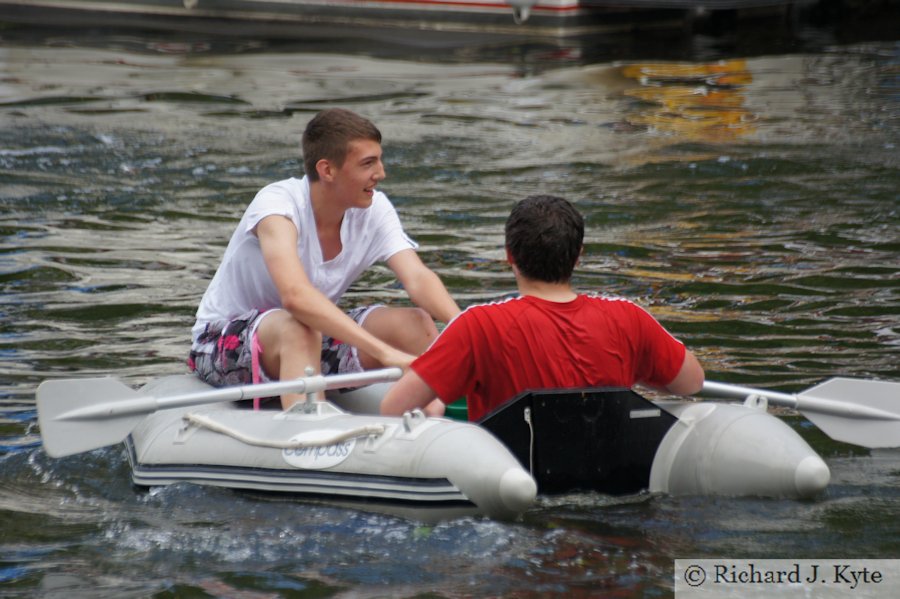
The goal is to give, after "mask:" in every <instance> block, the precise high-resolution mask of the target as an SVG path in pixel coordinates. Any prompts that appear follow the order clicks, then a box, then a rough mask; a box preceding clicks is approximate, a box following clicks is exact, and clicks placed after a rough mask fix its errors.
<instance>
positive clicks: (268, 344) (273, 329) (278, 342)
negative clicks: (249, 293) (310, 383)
mask: <svg viewBox="0 0 900 599" xmlns="http://www.w3.org/2000/svg"><path fill="white" fill-rule="evenodd" d="M257 334H258V335H259V341H260V346H261V347H262V356H261V357H262V363H263V368H264V369H265V371H266V374H268V375H269V376H270V377H271V378H275V379H279V378H280V379H284V378H287V377H288V376H291V377H293V376H300V375H302V374H303V371H304V370H305V369H306V367H307V366H312V367H313V369H314V370H315V371H318V370H319V361H320V360H319V356H320V353H321V348H322V335H321V333H319V332H318V331H316V330H314V329H311V328H310V327H308V326H306V325H304V324H303V323H301V322H299V321H297V320H296V319H294V318H293V317H292V316H291V315H290V314H288V313H287V312H278V313H275V314H272V315H270V316H267V317H266V318H265V319H263V321H262V322H261V323H260V325H259V329H258V330H257Z"/></svg>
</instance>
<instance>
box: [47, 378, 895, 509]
mask: <svg viewBox="0 0 900 599" xmlns="http://www.w3.org/2000/svg"><path fill="white" fill-rule="evenodd" d="M396 376H399V370H397V369H385V370H383V371H376V372H373V373H363V374H361V375H341V376H337V377H322V376H315V377H307V378H305V379H298V380H296V381H283V382H277V383H266V384H263V385H247V386H245V387H234V388H225V389H212V388H210V387H209V386H207V385H206V384H205V383H202V382H201V381H199V380H198V379H196V378H195V377H193V376H191V375H183V376H171V377H165V378H161V379H158V380H156V381H153V382H151V383H150V384H148V385H146V386H145V387H143V388H142V389H140V390H138V391H135V390H134V389H132V388H131V387H128V386H126V385H123V384H122V383H120V382H118V381H117V380H116V379H112V378H108V377H107V378H100V379H70V380H56V381H45V382H44V383H42V384H41V386H40V387H39V388H38V392H37V406H38V415H39V421H40V426H41V433H42V436H43V440H44V447H45V449H46V451H47V453H48V454H49V455H51V456H54V457H59V456H64V455H70V454H73V453H78V452H82V451H88V450H90V449H93V448H96V447H102V446H104V445H110V444H115V443H118V442H121V441H123V440H124V441H125V443H126V447H127V449H128V457H129V459H130V461H131V465H132V469H133V479H134V482H135V483H136V484H137V485H140V486H155V485H168V484H174V483H179V482H187V483H195V484H205V485H214V486H221V487H228V488H234V489H243V490H249V491H256V492H271V493H287V494H290V495H292V496H296V497H299V498H301V499H303V500H309V501H320V502H327V503H330V504H335V505H342V506H353V507H358V508H362V509H366V510H371V511H379V512H385V513H390V514H395V515H399V516H403V517H408V518H413V519H417V520H422V521H426V522H428V521H437V520H441V519H446V518H452V517H457V516H463V515H485V516H488V517H491V518H497V519H509V518H514V517H516V516H517V515H518V514H521V513H522V512H524V511H525V510H527V509H528V508H529V507H530V506H531V505H532V503H533V501H534V499H535V496H536V494H537V493H538V492H540V493H544V494H558V493H569V492H577V491H599V492H603V493H611V494H622V493H634V492H639V491H643V490H649V491H651V492H661V493H673V494H725V495H752V496H774V497H788V498H808V497H812V496H814V495H816V494H817V493H820V492H821V491H822V490H823V489H825V487H826V486H827V484H828V481H829V476H830V475H829V470H828V467H827V465H826V464H825V462H824V461H823V460H822V459H821V458H820V457H819V456H818V455H817V454H816V452H815V451H813V450H812V448H810V446H809V445H808V444H807V443H806V442H805V441H804V440H803V439H802V438H801V437H800V436H799V435H798V434H797V433H796V432H795V431H794V430H793V429H792V428H791V427H789V426H788V425H786V424H785V423H784V422H783V421H782V420H780V419H779V418H777V417H775V416H773V415H771V414H769V413H768V412H767V410H766V406H767V403H768V401H773V403H781V404H782V405H788V404H790V405H792V406H793V407H795V408H797V409H799V410H802V411H803V413H804V414H806V415H808V416H809V417H810V419H812V420H813V421H814V422H816V423H817V424H819V426H820V427H821V428H822V429H823V430H825V432H826V433H828V434H830V435H831V436H832V437H834V438H838V439H839V440H845V441H847V442H851V443H857V444H860V445H865V446H868V447H896V446H898V445H900V438H898V432H900V428H898V427H900V414H898V413H897V411H896V410H895V409H894V408H893V407H892V406H893V405H894V403H895V402H896V400H897V387H898V386H900V385H898V384H897V383H884V382H879V381H852V380H850V379H832V380H831V381H829V382H828V383H825V384H823V385H820V386H818V387H814V388H813V389H812V390H810V391H807V392H804V393H801V394H799V395H796V396H793V395H791V396H788V395H785V394H779V393H773V392H766V393H767V395H766V397H761V396H760V395H758V394H752V393H750V392H752V391H758V390H751V389H747V388H743V387H731V386H727V385H722V384H720V383H712V384H709V385H708V389H707V390H711V391H712V392H714V393H716V394H717V395H720V396H721V395H726V394H731V395H733V396H741V395H745V394H747V395H749V397H748V398H747V400H746V401H745V402H743V403H741V404H733V403H720V402H672V401H664V402H651V401H648V400H647V399H645V398H643V397H641V396H639V395H637V394H636V393H634V392H633V391H631V390H627V389H578V390H564V391H559V390H556V391H553V390H547V391H537V392H529V393H525V394H523V395H521V396H519V397H518V398H516V399H515V400H514V401H511V402H509V403H508V404H506V405H504V406H503V407H502V408H500V409H499V410H497V411H495V412H494V413H493V414H491V415H489V416H488V417H486V418H485V419H484V420H483V421H481V422H480V423H478V424H472V423H467V422H461V421H458V420H453V419H448V418H439V419H437V418H425V417H424V416H423V415H422V414H421V413H420V412H412V413H407V414H405V415H404V416H402V417H382V416H379V415H378V405H379V402H380V399H381V396H382V395H383V392H384V389H385V385H386V384H387V383H385V382H383V381H385V380H389V379H393V378H396ZM378 381H382V382H378ZM373 382H375V384H372V383H373ZM351 384H352V385H367V386H365V387H362V388H360V389H356V390H350V391H344V390H341V391H336V389H343V388H345V387H348V386H351ZM859 385H863V386H865V388H864V389H862V391H864V392H865V393H866V397H867V399H866V400H859V399H855V400H853V401H845V400H842V399H840V398H841V397H843V396H846V395H848V394H851V395H852V394H854V393H856V394H858V393H859V392H860V391H861V388H860V387H859ZM325 390H331V392H330V393H329V395H328V396H327V398H328V400H327V401H313V400H312V398H311V399H310V400H309V401H307V402H301V403H300V404H298V405H296V406H294V408H292V409H291V410H289V411H287V412H283V411H281V410H265V409H263V410H250V409H247V408H245V407H239V406H238V405H237V404H236V403H234V402H235V401H240V400H247V399H250V398H252V397H254V396H263V397H265V396H268V395H278V394H280V393H283V392H287V391H293V392H298V393H304V392H322V391H325ZM861 403H862V404H864V405H860V404H861Z"/></svg>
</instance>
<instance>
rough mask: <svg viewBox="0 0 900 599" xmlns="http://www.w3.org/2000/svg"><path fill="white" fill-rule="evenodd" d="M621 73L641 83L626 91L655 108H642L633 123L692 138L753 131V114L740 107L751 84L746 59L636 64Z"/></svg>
mask: <svg viewBox="0 0 900 599" xmlns="http://www.w3.org/2000/svg"><path fill="white" fill-rule="evenodd" d="M622 74H623V75H625V77H628V78H629V79H636V80H638V81H639V82H640V83H641V87H640V88H638V89H631V90H627V91H626V92H625V95H627V96H629V97H632V98H636V99H638V100H640V101H641V102H643V103H648V104H651V105H654V106H655V107H657V110H652V109H647V108H646V107H641V108H639V109H635V110H634V116H633V117H631V118H628V122H629V123H631V124H637V125H645V126H647V127H652V128H653V129H655V130H657V131H660V132H663V133H670V134H674V135H677V136H678V137H679V138H681V139H684V140H688V141H696V142H717V141H723V142H724V141H733V140H735V139H736V138H738V137H741V136H743V135H748V134H751V133H753V131H754V127H753V121H755V120H756V117H755V115H753V114H751V113H750V112H749V111H747V109H746V108H745V107H744V101H745V100H744V96H743V93H742V88H743V87H744V86H747V85H749V84H751V83H752V82H753V75H752V74H751V73H750V72H749V71H748V70H747V61H746V60H728V61H719V62H715V63H707V64H646V63H642V64H634V65H628V66H626V67H623V69H622Z"/></svg>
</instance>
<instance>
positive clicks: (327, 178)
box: [189, 109, 459, 409]
mask: <svg viewBox="0 0 900 599" xmlns="http://www.w3.org/2000/svg"><path fill="white" fill-rule="evenodd" d="M302 145H303V159H304V168H305V170H306V176H305V177H303V179H300V180H298V179H294V178H291V179H287V180H284V181H279V182H277V183H273V184H271V185H268V186H266V187H265V188H263V189H262V190H261V191H260V192H259V193H258V194H257V195H256V197H255V198H254V200H253V202H251V204H250V205H249V206H248V208H247V210H246V212H245V213H244V216H243V217H242V219H241V222H240V224H239V225H238V227H237V230H236V231H235V232H234V234H233V236H232V238H231V241H230V242H229V244H228V247H227V249H226V250H225V255H224V257H223V259H222V263H221V264H220V266H219V269H218V270H217V272H216V274H215V277H214V278H213V280H212V282H211V283H210V285H209V288H208V289H207V290H206V293H205V294H204V296H203V299H202V300H201V303H200V307H199V309H198V310H197V321H196V323H195V325H194V327H193V329H192V341H193V343H192V347H191V357H190V359H189V365H190V366H191V368H192V369H193V370H195V371H196V372H197V374H198V375H199V376H200V377H201V378H203V379H204V380H206V381H207V382H209V383H211V384H213V385H216V386H222V385H233V384H244V383H248V382H251V381H252V382H259V381H266V380H277V379H280V380H287V379H291V378H297V377H300V376H304V374H305V371H306V368H307V367H309V366H312V367H313V369H314V370H316V371H318V370H319V369H320V368H321V371H322V372H324V373H325V374H330V373H334V372H352V371H356V370H361V369H370V368H377V367H381V366H400V367H403V368H405V367H407V366H408V365H409V363H410V362H411V361H412V360H413V359H414V357H415V356H417V355H418V354H420V353H421V352H422V351H424V350H425V349H426V348H427V347H428V345H429V344H430V343H431V341H432V340H433V339H434V338H435V337H436V336H437V328H436V327H435V325H434V321H433V320H432V318H434V319H437V320H441V321H443V322H449V321H450V320H451V319H452V318H453V317H454V316H455V315H456V314H458V313H459V307H458V306H457V305H456V303H455V302H454V301H453V299H452V298H451V297H450V295H449V293H447V290H446V288H445V287H444V285H443V283H442V282H441V280H440V279H439V278H438V276H437V275H436V274H435V273H434V272H432V271H431V270H430V269H429V268H428V267H426V266H425V265H424V264H423V263H422V261H421V260H420V259H419V257H418V255H417V254H416V252H415V248H416V247H417V245H416V244H415V242H413V241H412V240H411V239H409V237H407V236H406V234H405V233H404V232H403V228H402V226H401V224H400V219H399V218H398V216H397V213H396V211H395V210H394V207H393V206H392V205H391V203H390V201H389V200H388V198H387V196H385V195H384V194H383V193H381V192H379V191H376V190H375V186H376V185H377V184H378V183H380V182H381V181H382V180H383V179H384V177H385V172H384V165H383V163H382V160H381V158H382V149H381V133H380V132H379V131H378V129H377V128H376V127H375V126H374V125H373V124H372V123H371V122H369V121H368V120H366V119H364V118H362V117H360V116H359V115H357V114H355V113H353V112H350V111H347V110H343V109H330V110H325V111H323V112H320V113H319V114H317V115H316V116H315V117H314V118H313V119H312V120H311V121H310V122H309V124H308V125H307V127H306V130H305V131H304V133H303V142H302ZM376 262H384V263H386V264H387V266H388V267H389V268H390V269H391V270H392V271H393V272H394V274H395V275H396V276H397V279H398V280H399V281H400V283H401V284H402V285H403V288H404V289H405V290H406V292H407V294H408V295H409V298H410V299H411V300H412V301H413V303H414V304H416V305H417V306H418V308H389V307H386V306H382V305H378V306H369V307H362V308H357V309H356V310H353V311H351V312H350V313H349V314H345V313H344V312H343V311H342V310H340V309H339V308H338V307H337V306H336V302H337V301H338V300H339V299H340V297H341V295H343V293H344V292H345V291H346V290H347V288H348V287H349V286H350V285H351V284H352V283H353V282H354V281H355V280H356V279H357V277H359V276H360V275H361V274H362V273H363V272H364V271H365V270H366V269H367V268H368V267H370V266H371V265H372V264H374V263H376ZM299 399H300V396H299V395H297V394H285V395H283V396H282V398H281V403H282V407H283V408H285V409H286V408H288V407H290V406H291V405H292V404H293V403H295V402H296V401H298V400H299Z"/></svg>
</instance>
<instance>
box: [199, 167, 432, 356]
mask: <svg viewBox="0 0 900 599" xmlns="http://www.w3.org/2000/svg"><path fill="white" fill-rule="evenodd" d="M276 214H277V215H281V216H286V217H288V218H289V219H291V222H293V223H294V226H296V227H297V230H298V231H299V232H300V234H299V236H298V239H297V254H298V255H299V256H300V260H301V262H302V263H303V269H304V270H305V271H306V275H307V276H308V277H309V280H310V282H312V284H313V285H314V286H315V287H316V289H318V290H319V291H321V292H322V293H323V294H324V295H325V296H326V297H327V298H328V299H330V300H331V301H332V302H335V303H337V301H338V300H339V299H340V298H341V296H342V295H343V294H344V292H345V291H346V290H347V288H348V287H350V285H352V284H353V282H354V281H355V280H356V279H357V278H358V277H359V276H360V275H361V274H362V273H363V272H364V271H365V270H366V269H367V268H369V267H370V266H372V265H373V264H375V263H376V262H383V261H385V260H387V259H388V258H390V257H391V256H393V255H394V254H396V253H397V252H399V251H401V250H405V249H410V248H412V249H415V248H417V247H418V245H417V244H416V243H415V242H414V241H413V240H412V239H410V238H409V237H407V236H406V233H404V231H403V227H402V226H401V224H400V218H399V217H398V216H397V211H396V210H395V209H394V206H393V204H391V202H390V200H388V198H387V196H386V195H384V194H383V193H381V192H380V191H376V192H375V195H374V197H373V199H372V205H371V206H369V207H368V208H365V209H362V208H351V209H349V210H347V212H346V213H345V214H344V220H343V222H342V223H341V245H342V249H341V252H340V253H339V254H338V255H337V256H335V257H334V258H332V259H331V260H328V261H327V262H326V261H324V260H323V259H322V248H321V246H320V245H319V237H318V236H317V235H316V221H315V216H314V215H313V210H312V203H311V202H310V195H309V181H308V180H307V178H306V177H303V179H299V180H298V179H295V178H290V179H286V180H284V181H278V182H277V183H272V184H270V185H267V186H266V187H264V188H263V189H262V190H260V191H259V193H257V194H256V197H255V198H254V199H253V201H252V202H251V203H250V205H249V206H248V207H247V210H246V211H245V212H244V216H243V217H242V218H241V222H240V223H239V224H238V226H237V229H236V230H235V232H234V234H233V235H232V236H231V241H229V242H228V247H227V248H226V249H225V255H224V257H223V258H222V263H221V264H220V265H219V269H218V270H217V271H216V274H215V276H214V277H213V280H212V282H210V284H209V287H208V288H207V289H206V293H205V294H204V295H203V299H202V300H201V301H200V307H199V308H198V309H197V322H196V323H195V324H194V328H193V329H192V337H193V339H195V340H196V339H197V336H198V335H200V333H202V332H203V330H204V328H205V327H206V325H207V323H210V322H225V321H230V320H233V319H234V318H237V317H238V316H241V315H242V314H246V313H247V312H249V311H250V310H253V309H256V310H259V311H260V312H264V311H266V310H270V309H272V308H280V307H281V298H280V296H279V294H278V289H277V288H276V287H275V283H274V282H273V281H272V277H271V276H269V271H268V270H267V269H266V264H265V261H264V260H263V256H262V251H261V250H260V247H259V238H258V237H257V236H256V235H255V233H254V232H253V231H254V228H255V227H256V225H257V224H259V222H260V221H261V220H262V219H264V218H265V217H267V216H271V215H276Z"/></svg>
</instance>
